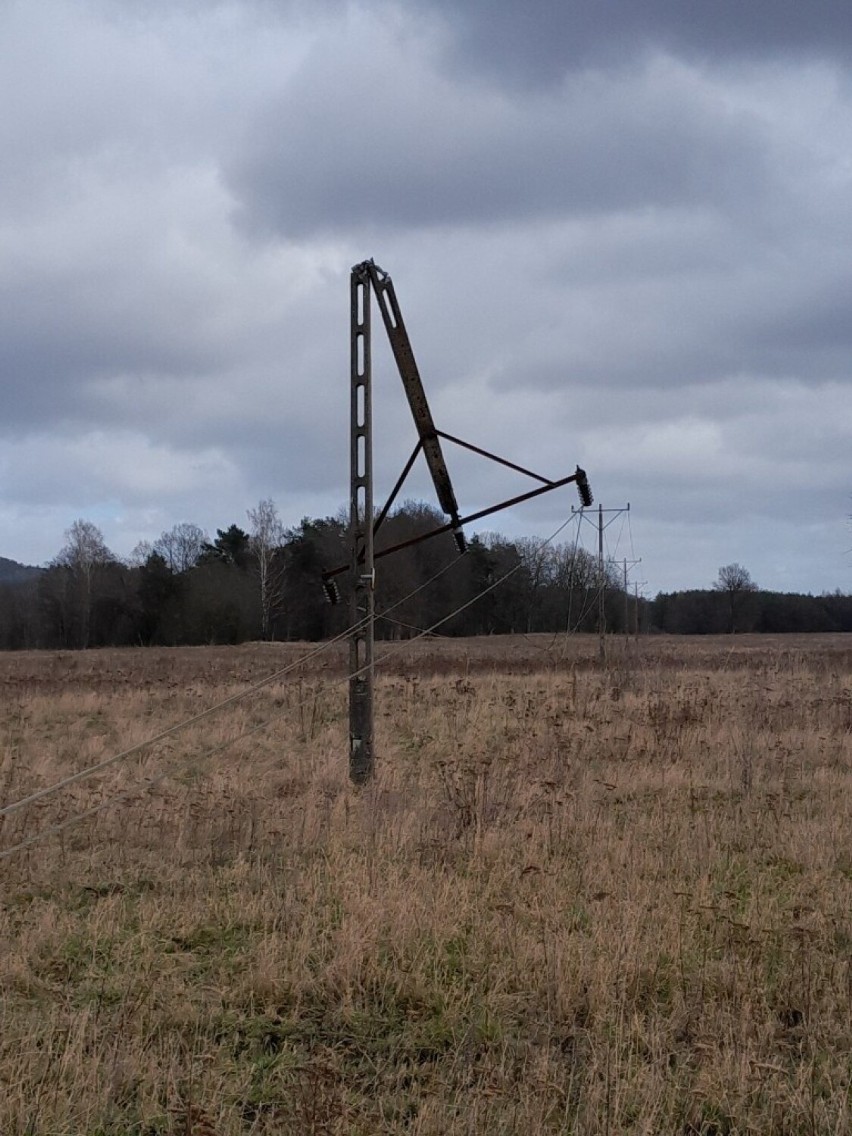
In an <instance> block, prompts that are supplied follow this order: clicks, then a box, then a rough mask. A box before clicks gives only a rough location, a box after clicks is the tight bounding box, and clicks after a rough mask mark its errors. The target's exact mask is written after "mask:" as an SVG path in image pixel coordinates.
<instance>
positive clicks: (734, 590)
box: [713, 563, 759, 634]
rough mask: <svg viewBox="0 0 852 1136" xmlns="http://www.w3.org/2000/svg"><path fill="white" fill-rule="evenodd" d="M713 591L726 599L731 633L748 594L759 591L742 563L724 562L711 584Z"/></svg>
mask: <svg viewBox="0 0 852 1136" xmlns="http://www.w3.org/2000/svg"><path fill="white" fill-rule="evenodd" d="M713 591H714V592H721V593H722V594H723V595H724V596H726V597H727V601H728V616H729V620H728V630H729V631H730V633H731V634H733V633H734V632H735V631H736V630H737V623H738V622H739V616H740V615H741V613H742V611H743V609H744V607H745V606H746V600H747V598H748V596H749V595H753V594H754V592H757V591H759V589H758V586H757V584H756V583H755V582H754V580H752V578H751V573H750V572H749V571H748V569H747V568H743V566H742V564H736V563H734V564H726V565H725V566H724V567H723V568H720V569H719V576H718V578H717V580H716V582H715V584H714V585H713Z"/></svg>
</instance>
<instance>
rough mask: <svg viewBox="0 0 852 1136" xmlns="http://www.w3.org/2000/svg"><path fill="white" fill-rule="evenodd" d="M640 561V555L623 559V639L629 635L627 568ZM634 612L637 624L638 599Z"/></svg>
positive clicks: (634, 565) (633, 566)
mask: <svg viewBox="0 0 852 1136" xmlns="http://www.w3.org/2000/svg"><path fill="white" fill-rule="evenodd" d="M641 563H642V557H641V556H640V557H639V559H638V560H627V559H626V558H625V561H624V638H625V639H627V638H628V637H629V635H630V586H629V584H628V580H627V570H628V568H635V567H636V565H637V564H641ZM635 612H636V621H637V625H638V621H639V600H638V599H637V600H636V607H635Z"/></svg>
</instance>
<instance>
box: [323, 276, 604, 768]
mask: <svg viewBox="0 0 852 1136" xmlns="http://www.w3.org/2000/svg"><path fill="white" fill-rule="evenodd" d="M373 293H375V296H376V300H377V303H378V306H379V311H380V312H381V315H382V321H383V323H384V326H385V331H386V332H387V336H388V340H389V342H390V345H391V350H392V351H393V356H394V359H395V361H396V365H397V369H398V371H399V375H400V378H401V379H402V385H403V388H404V390H405V394H406V397H407V399H408V405H409V407H410V409H411V414H412V417H413V418H414V425H415V427H416V430H417V443H416V445H415V447H414V450H413V452H412V454H411V456H410V457H409V459H408V461H407V462H406V463H405V466H404V467H403V470H402V473H401V474H400V476H399V477H398V478H397V481H396V484H395V485H394V487H393V489H392V490H391V493H390V495H389V496H388V499H387V501H386V502H385V504H384V505H383V506H382V508H381V510H380V512H379V514H378V516H376V515H374V500H373V430H372V405H373V403H372V336H371V308H372V295H373ZM442 439H443V440H444V441H446V442H451V443H452V444H454V445H457V446H463V447H464V448H465V449H468V450H471V451H472V452H473V453H476V454H479V455H480V456H481V457H485V458H488V459H489V460H491V461H495V462H498V463H499V464H500V465H503V466H507V467H508V468H509V469H513V470H515V471H516V472H518V473H522V474H524V475H525V476H527V477H530V478H532V479H533V480H535V481H538V482H540V484H539V486H538V487H537V488H536V489H532V490H529V491H528V492H526V493H521V494H519V495H518V496H516V497H512V498H510V499H509V500H507V501H502V502H500V503H499V504H497V505H492V506H489V507H488V508H486V509H480V510H479V511H478V512H475V513H469V514H468V515H467V516H461V514H460V510H459V505H458V501H457V500H456V495H455V492H454V490H453V486H452V482H451V481H450V474H449V471H448V469H447V463H446V461H445V460H444V454H443V450H442V447H441V440H442ZM420 453H422V454H423V456H424V458H425V459H426V464H427V466H428V468H429V472H430V474H431V477H432V481H433V483H434V486H435V492H436V494H437V497H438V502H439V504H440V506H441V509H442V510H443V512H444V513H445V514H446V516H447V517H448V518H449V519H448V521H447V522H446V523H445V524H442V525H438V526H437V527H435V528H434V529H432V530H430V531H429V532H426V533H423V534H421V535H419V536H417V537H413V538H412V539H410V540H406V541H403V542H401V543H399V544H396V545H392V546H390V547H386V548H382V549H381V550H379V551H376V549H375V538H376V535H377V533H378V532H379V530H380V529H381V526H382V523H383V522H384V520H385V518H386V517H387V515H388V513H389V512H390V509H391V507H392V505H393V503H394V501H395V500H396V498H397V496H398V494H399V492H400V490H401V489H402V486H403V484H404V483H405V480H406V478H407V477H408V474H409V473H410V472H411V469H412V466H413V465H414V462H415V461H416V460H417V457H418V455H419V454H420ZM571 482H575V483H576V485H577V489H578V491H579V494H580V500H581V502H582V504H583V505H584V506H589V505H591V503H592V493H591V489H590V488H589V482H588V478H587V477H586V473H585V471H584V470H582V469H580V467H579V466H578V467H577V468H576V470H575V471H574V473H572V474H569V475H568V476H567V477H562V478H559V479H558V480H556V481H552V480H550V479H549V478H546V477H542V476H541V475H540V474H537V473H533V472H532V470H529V469H525V468H524V467H523V466H520V465H517V464H516V463H514V462H511V461H508V460H507V459H506V458H501V457H498V456H497V455H496V454H492V453H489V451H488V450H484V449H482V448H481V447H479V446H475V445H473V444H472V443H470V442H465V441H463V440H462V439H461V438H456V437H454V436H453V435H452V434H447V433H445V432H444V431H442V430H438V429H437V427H436V426H435V422H434V420H433V418H432V412H431V410H430V409H429V403H428V401H427V399H426V392H425V390H424V388H423V381H422V379H421V377H420V371H419V369H418V367H417V361H416V359H415V358H414V352H413V350H412V347H411V341H410V339H409V337H408V332H407V331H406V328H405V322H404V320H403V318H402V312H401V311H400V307H399V302H398V300H397V297H396V291H395V289H394V286H393V281H392V280H391V278H390V276H389V275H388V273H387V272H385V271H384V270H383V269H381V268H379V267H378V265H376V264H375V263H374V262H373V261H372V260H365V261H362V263H361V264H356V265H355V266H354V268H353V269H352V273H351V276H350V502H349V540H350V558H349V563H348V564H341V565H339V566H338V567H336V568H332V569H330V570H329V571H327V572H324V573H323V582H324V586H325V588H326V594H327V595H328V597H329V599H330V600H331V601H332V602H335V601H336V598H337V589H336V585H335V583H334V577H336V576H338V575H340V574H341V573H343V572H346V571H347V570H348V571H350V572H351V574H352V599H351V626H352V631H351V634H350V652H349V661H350V667H349V673H350V679H349V775H350V777H351V779H352V781H353V782H355V783H356V784H358V785H363V784H365V783H366V782H367V781H369V780H370V778H371V777H372V775H373V769H374V760H375V755H374V752H373V680H374V661H373V659H374V617H375V561H376V560H377V559H379V558H380V557H382V556H389V555H390V554H391V553H393V552H398V551H399V550H400V549H402V548H407V547H408V546H409V545H412V544H418V543H420V541H423V540H429V539H430V538H431V537H435V536H438V535H439V534H441V533H447V532H452V534H453V536H454V538H455V541H456V545H457V547H458V550H459V552H460V553H464V551H465V537H464V529H463V526H464V525H465V524H467V523H469V522H471V521H478V520H481V519H482V518H483V517H487V516H490V515H491V514H492V513H496V512H499V511H500V510H501V509H507V508H510V507H511V506H513V505H519V504H521V503H522V502H524V501H529V500H531V499H532V498H533V497H538V496H540V495H541V494H542V493H549V492H550V491H551V490H553V489H559V488H561V487H562V486H564V485H568V484H570V483H571Z"/></svg>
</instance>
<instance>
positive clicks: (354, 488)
mask: <svg viewBox="0 0 852 1136" xmlns="http://www.w3.org/2000/svg"><path fill="white" fill-rule="evenodd" d="M359 270H360V271H359ZM370 292H371V289H370V276H369V273H368V272H367V271H366V267H365V266H364V265H358V266H357V267H356V268H355V269H353V270H352V276H351V278H350V300H351V305H352V310H351V320H350V330H351V342H350V373H351V383H350V479H349V485H350V497H349V540H350V557H351V561H350V563H351V568H352V601H351V622H352V626H353V628H354V630H353V632H352V636H351V638H350V640H349V674H350V679H349V776H350V778H351V779H352V781H353V782H354V783H355V784H356V785H363V784H364V783H365V782H367V781H369V780H370V778H371V777H372V775H373V644H374V614H375V568H374V563H373V402H372V389H371V388H372V381H371V380H372V360H371V350H370Z"/></svg>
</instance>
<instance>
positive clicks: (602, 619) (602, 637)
mask: <svg viewBox="0 0 852 1136" xmlns="http://www.w3.org/2000/svg"><path fill="white" fill-rule="evenodd" d="M571 511H572V512H574V511H575V510H574V509H573V508H572V510H571ZM577 512H578V513H579V516H580V517H582V518H585V520H587V521H588V522H589V524H593V523H594V522H593V521H592V519H591V517H589V516H588V515H587V514H586V513H584V512H583V510H582V509H580V510H577ZM629 512H630V502H629V501H628V502H627V505H626V506H624V507H623V508H621V509H605V508H604V507H603V505H598V519H597V530H598V654H599V656H600V660H601V662H602V663H605V662H606V564H605V561H604V530H605V529H608V528H609V526H610V525H611V524H612V522H613V521H614V520H615V519H616V518H617V517H619V516H620V515H621V514H622V513H629ZM605 513H612V514H613V515H612V517H611V518H610V519H609V520H608V521H606V522H604V514H605Z"/></svg>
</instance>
